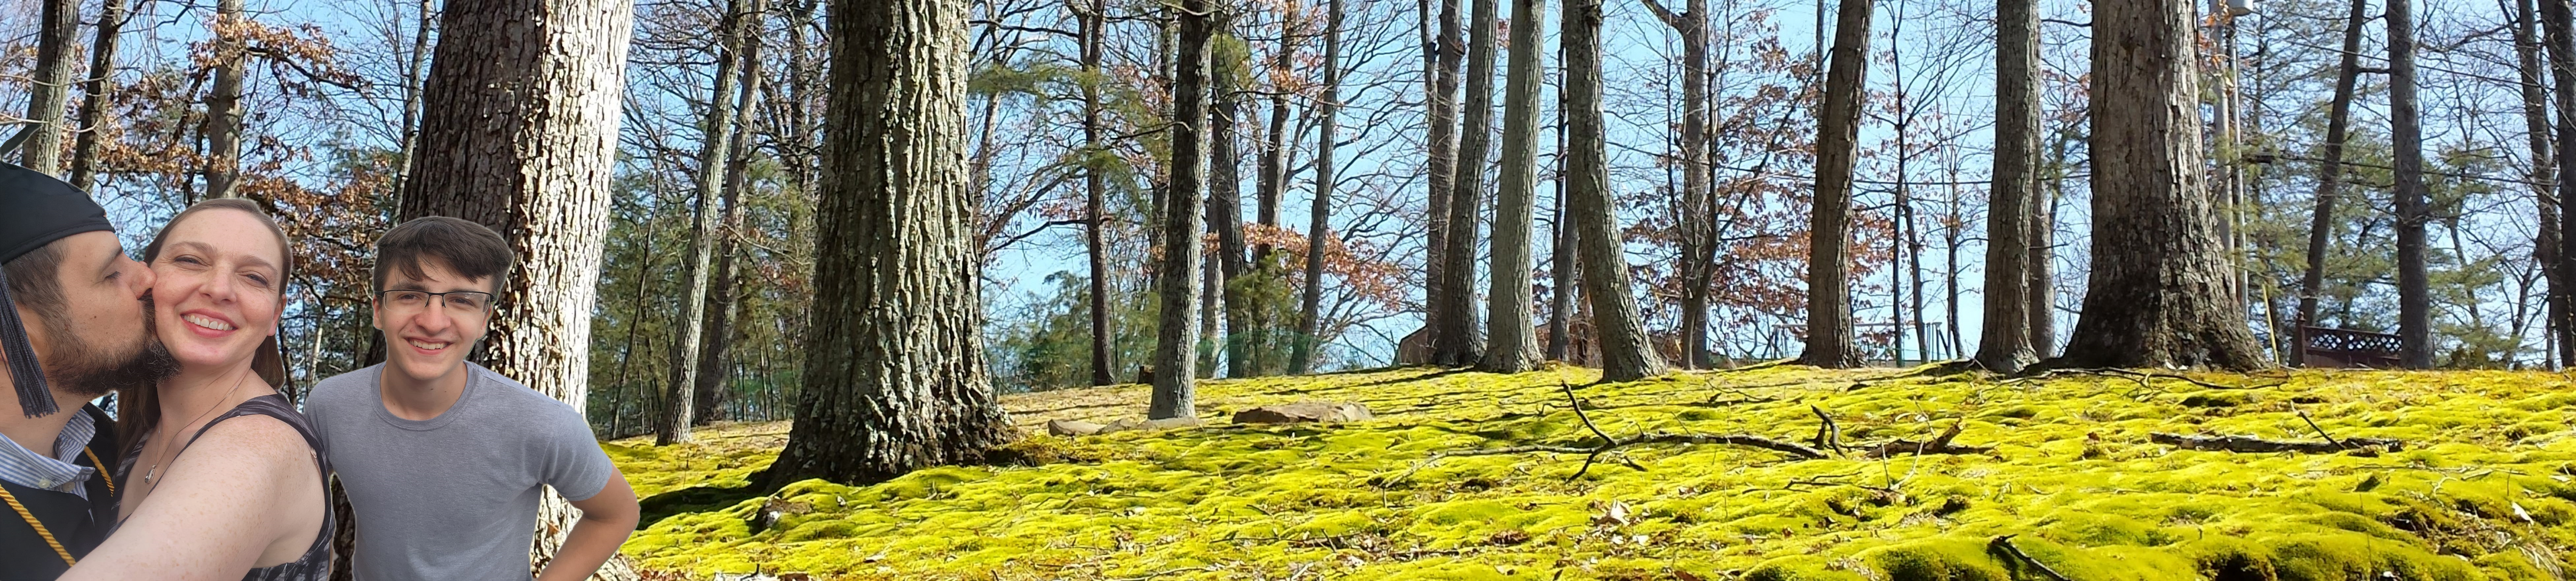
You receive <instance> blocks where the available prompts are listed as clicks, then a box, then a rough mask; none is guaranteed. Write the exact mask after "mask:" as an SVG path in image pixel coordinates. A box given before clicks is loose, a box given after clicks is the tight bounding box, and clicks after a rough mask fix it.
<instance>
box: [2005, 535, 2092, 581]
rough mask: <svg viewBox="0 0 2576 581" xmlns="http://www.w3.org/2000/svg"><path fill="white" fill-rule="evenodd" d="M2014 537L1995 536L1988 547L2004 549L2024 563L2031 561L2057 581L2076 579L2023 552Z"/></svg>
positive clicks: (2016, 568)
mask: <svg viewBox="0 0 2576 581" xmlns="http://www.w3.org/2000/svg"><path fill="white" fill-rule="evenodd" d="M2012 538H2013V535H2004V536H2000V537H1995V540H1994V541H1992V542H1989V543H1987V546H1988V547H1990V548H1993V549H1997V550H2000V551H2002V552H2003V553H2004V554H2006V555H2010V556H2012V557H2013V558H2015V559H2020V560H2021V562H2023V563H2029V564H2030V566H2032V567H2038V568H2039V572H2040V573H2041V574H2044V575H2047V576H2048V578H2050V579H2055V580H2057V581H2075V580H2073V579H2068V578H2066V574H2064V573H2059V572H2057V570H2056V569H2050V568H2048V564H2047V563H2041V562H2039V559H2033V558H2030V553H2024V552H2021V547H2017V546H2013V543H2012ZM2013 569H2015V570H2019V569H2021V567H2019V566H2015V567H2013Z"/></svg>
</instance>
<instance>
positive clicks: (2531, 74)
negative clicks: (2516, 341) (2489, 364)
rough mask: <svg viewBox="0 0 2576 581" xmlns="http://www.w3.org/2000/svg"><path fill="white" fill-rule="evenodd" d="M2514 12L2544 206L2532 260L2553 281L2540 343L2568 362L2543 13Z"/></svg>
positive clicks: (2525, 5) (2535, 190)
mask: <svg viewBox="0 0 2576 581" xmlns="http://www.w3.org/2000/svg"><path fill="white" fill-rule="evenodd" d="M2553 1H2554V0H2553ZM2514 8H2515V11H2514V26H2513V48H2514V56H2515V57H2516V60H2517V64H2519V65H2520V66H2519V67H2517V68H2516V71H2517V72H2518V73H2520V75H2521V78H2520V80H2521V81H2522V122H2523V134H2524V136H2525V137H2526V138H2528V139H2529V140H2530V144H2531V174H2530V176H2529V178H2528V179H2529V180H2530V181H2531V188H2532V196H2531V199H2532V201H2533V203H2534V204H2535V205H2537V206H2538V207H2539V216H2540V233H2539V237H2538V240H2537V241H2535V243H2534V245H2533V246H2532V250H2531V257H2532V260H2533V261H2534V262H2539V263H2540V272H2541V276H2542V277H2543V278H2544V279H2545V280H2547V281H2548V282H2549V294H2548V295H2547V297H2546V299H2545V302H2546V305H2545V306H2544V307H2543V308H2542V312H2543V315H2542V317H2544V321H2545V322H2544V324H2543V325H2544V326H2543V327H2542V332H2543V333H2545V334H2546V335H2544V336H2545V337H2547V338H2548V340H2545V341H2542V343H2541V344H2542V345H2544V346H2546V347H2547V349H2548V351H2544V352H2543V354H2542V355H2541V359H2542V360H2543V361H2549V360H2552V359H2556V360H2565V358H2564V357H2557V356H2556V355H2557V353H2556V352H2555V350H2556V349H2557V348H2558V345H2559V344H2560V343H2561V342H2560V341H2558V340H2557V339H2558V337H2560V334H2561V333H2563V332H2564V331H2563V330H2562V329H2560V328H2559V323H2560V322H2562V321H2565V320H2566V318H2567V306H2568V297H2569V296H2570V294H2571V293H2569V292H2568V291H2569V289H2568V288H2567V282H2566V281H2567V273H2566V271H2564V270H2562V269H2560V268H2559V264H2558V247H2559V245H2560V244H2561V242H2559V237H2560V236H2562V235H2563V233H2562V232H2561V231H2560V229H2559V224H2558V221H2559V217H2558V213H2559V212H2560V211H2561V208H2560V204H2558V202H2557V197H2556V196H2554V195H2552V194H2551V190H2552V189H2553V188H2554V187H2555V182H2556V181H2557V180H2555V179H2554V178H2555V177H2556V176H2557V172H2554V171H2551V170H2552V167H2551V166H2552V164H2551V163H2550V160H2552V159H2555V158H2554V157H2553V155H2552V154H2551V153H2550V143H2549V139H2550V130H2549V97H2548V95H2547V93H2548V90H2547V89H2546V88H2545V86H2544V85H2542V83H2545V82H2548V73H2547V72H2546V71H2543V70H2542V69H2541V64H2540V39H2539V38H2538V36H2539V31H2538V30H2537V29H2538V28H2539V22H2538V21H2539V14H2537V13H2536V12H2535V11H2534V10H2533V9H2532V0H2518V1H2517V2H2515V3H2514ZM2516 336H2517V337H2518V336H2520V335H2516Z"/></svg>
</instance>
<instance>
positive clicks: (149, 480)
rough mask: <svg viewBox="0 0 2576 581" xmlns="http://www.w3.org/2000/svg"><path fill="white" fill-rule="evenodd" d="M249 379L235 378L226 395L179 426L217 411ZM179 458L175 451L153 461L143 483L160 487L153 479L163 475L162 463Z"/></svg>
mask: <svg viewBox="0 0 2576 581" xmlns="http://www.w3.org/2000/svg"><path fill="white" fill-rule="evenodd" d="M249 380H250V376H249V375H243V376H242V378H241V379H236V380H233V387H232V389H227V390H224V395H223V397H218V398H215V404H214V405H210V406H206V411H202V412H197V417H194V418H189V419H188V423H185V424H179V426H180V427H181V428H186V427H187V426H191V425H195V424H196V423H197V420H202V419H206V414H211V413H215V408H219V407H224V400H227V399H232V397H233V392H236V391H241V386H242V382H245V381H249ZM172 441H173V442H175V441H177V440H172ZM173 445H176V444H173ZM178 459H179V455H178V454H177V453H175V452H174V453H171V454H170V457H169V458H167V459H163V460H162V461H160V462H153V463H152V469H150V470H146V471H144V472H143V483H144V484H149V485H152V487H153V488H159V487H160V485H159V484H158V483H155V482H153V480H154V479H155V478H156V477H158V476H160V475H161V464H162V463H165V462H170V461H174V460H178Z"/></svg>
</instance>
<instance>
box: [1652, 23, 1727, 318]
mask: <svg viewBox="0 0 2576 581" xmlns="http://www.w3.org/2000/svg"><path fill="white" fill-rule="evenodd" d="M1640 1H1641V2H1643V3H1644V4H1645V5H1646V9H1647V10H1648V11H1650V12H1653V13H1654V14H1655V18H1656V19H1657V20H1661V21H1663V23H1664V25H1665V26H1669V27H1672V29H1673V32H1674V33H1675V34H1680V35H1681V37H1682V103H1681V105H1682V112H1681V117H1682V120H1681V121H1682V123H1681V125H1682V132H1681V143H1680V145H1681V148H1680V149H1681V152H1680V153H1681V162H1682V167H1681V172H1682V203H1681V208H1680V214H1681V215H1679V216H1676V217H1675V218H1676V219H1675V220H1674V221H1673V222H1674V224H1675V225H1677V226H1678V229H1679V230H1680V233H1681V244H1680V246H1681V260H1680V262H1681V264H1680V267H1681V268H1679V269H1678V272H1679V274H1680V275H1681V279H1682V289H1681V290H1682V292H1681V306H1682V317H1681V319H1682V321H1681V322H1682V327H1681V329H1680V330H1679V331H1678V332H1679V333H1680V334H1681V338H1682V360H1681V366H1682V367H1683V368H1686V369H1698V368H1701V367H1705V366H1707V364H1708V293H1709V283H1710V282H1711V277H1712V275H1713V273H1712V272H1711V271H1713V270H1714V266H1715V265H1714V264H1711V263H1710V261H1709V260H1708V256H1709V253H1710V252H1711V251H1712V250H1713V249H1712V248H1710V247H1711V246H1714V245H1713V244H1710V243H1711V242H1713V241H1712V240H1709V238H1708V237H1709V233H1710V231H1711V230H1714V229H1715V228H1714V227H1713V225H1711V224H1709V221H1710V220H1713V219H1715V215H1714V214H1712V213H1711V212H1713V211H1714V206H1715V205H1716V203H1715V200H1714V199H1712V198H1710V197H1709V196H1710V193H1709V185H1708V182H1709V173H1708V169H1709V167H1708V148H1709V140H1708V114H1709V107H1708V0H1689V1H1688V3H1687V4H1685V5H1684V6H1683V8H1684V10H1685V11H1684V12H1682V13H1679V14H1675V13H1673V11H1672V10H1671V9H1668V8H1665V7H1664V5H1663V4H1660V3H1657V2H1656V1H1655V0H1640Z"/></svg>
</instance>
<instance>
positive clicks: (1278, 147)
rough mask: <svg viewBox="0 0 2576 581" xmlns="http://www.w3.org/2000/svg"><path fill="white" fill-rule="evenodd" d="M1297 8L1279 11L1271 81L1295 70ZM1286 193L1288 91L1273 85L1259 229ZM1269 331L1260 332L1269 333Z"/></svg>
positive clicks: (1258, 249) (1266, 254)
mask: <svg viewBox="0 0 2576 581" xmlns="http://www.w3.org/2000/svg"><path fill="white" fill-rule="evenodd" d="M1296 37H1297V8H1296V6H1294V5H1284V6H1281V7H1280V9H1279V50H1278V51H1277V52H1275V53H1272V55H1271V61H1270V74H1271V78H1273V79H1280V78H1287V77H1289V76H1290V75H1293V74H1294V73H1293V71H1295V70H1296V69H1297V42H1296ZM1287 190H1288V91H1287V90H1286V88H1284V87H1279V86H1277V85H1276V83H1274V84H1273V86H1272V87H1270V127H1269V131H1268V132H1266V133H1264V134H1263V140H1262V144H1261V184H1260V186H1259V187H1258V188H1256V189H1254V190H1253V206H1254V208H1253V210H1254V211H1253V220H1254V221H1255V222H1258V223H1260V224H1261V225H1262V226H1268V227H1277V226H1279V196H1280V195H1281V193H1282V192H1286V191H1287ZM1270 251H1271V247H1270V244H1269V243H1266V242H1265V243H1262V244H1258V245H1254V246H1253V248H1252V261H1253V262H1255V263H1260V262H1264V261H1266V260H1268V259H1269V258H1270ZM1271 331H1272V330H1271V329H1262V330H1261V332H1263V333H1269V332H1271Z"/></svg>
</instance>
